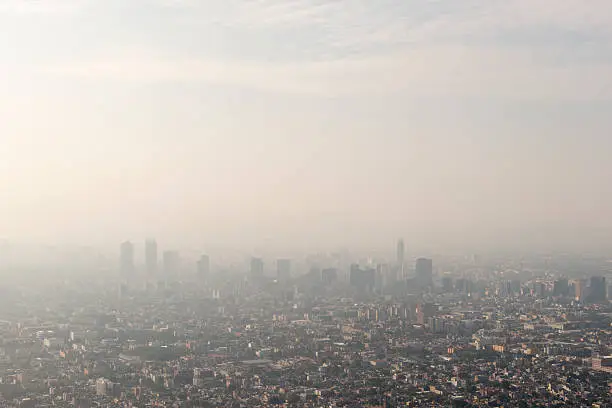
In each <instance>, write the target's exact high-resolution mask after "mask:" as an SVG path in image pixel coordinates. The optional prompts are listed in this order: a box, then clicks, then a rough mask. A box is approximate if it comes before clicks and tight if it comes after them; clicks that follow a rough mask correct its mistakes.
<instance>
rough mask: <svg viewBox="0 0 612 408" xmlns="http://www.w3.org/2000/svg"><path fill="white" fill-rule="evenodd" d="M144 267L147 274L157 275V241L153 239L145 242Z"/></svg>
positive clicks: (150, 275)
mask: <svg viewBox="0 0 612 408" xmlns="http://www.w3.org/2000/svg"><path fill="white" fill-rule="evenodd" d="M145 267H146V269H147V276H149V277H153V276H155V275H157V242H156V241H155V240H154V239H148V240H147V241H146V242H145Z"/></svg>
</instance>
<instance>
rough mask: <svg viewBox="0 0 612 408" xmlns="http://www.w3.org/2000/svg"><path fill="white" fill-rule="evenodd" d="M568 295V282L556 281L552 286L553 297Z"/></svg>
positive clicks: (565, 280)
mask: <svg viewBox="0 0 612 408" xmlns="http://www.w3.org/2000/svg"><path fill="white" fill-rule="evenodd" d="M568 293H569V281H568V280H567V279H558V280H556V281H555V282H554V284H553V296H567V294H568Z"/></svg>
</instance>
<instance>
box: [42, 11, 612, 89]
mask: <svg viewBox="0 0 612 408" xmlns="http://www.w3.org/2000/svg"><path fill="white" fill-rule="evenodd" d="M65 1H66V2H67V1H68V0H65ZM150 4H156V5H157V6H158V7H161V8H162V9H164V8H165V9H167V8H172V9H174V11H177V12H182V13H185V14H186V15H188V16H190V17H191V18H192V21H193V22H194V24H193V26H192V27H193V29H194V32H193V35H194V36H197V35H198V34H200V35H202V34H201V33H199V32H198V31H197V30H198V28H202V26H201V25H198V24H196V22H197V21H198V19H200V18H203V17H204V16H206V21H209V22H210V21H217V22H219V23H220V27H223V28H222V31H219V32H217V35H219V36H221V37H222V38H229V39H231V38H233V36H234V35H238V33H240V34H241V35H245V33H246V35H248V36H249V37H250V38H249V42H248V44H247V45H245V47H248V46H251V45H252V46H261V47H266V51H267V52H269V53H273V52H277V53H282V51H280V50H276V49H275V45H274V44H275V43H274V42H272V43H270V38H271V37H270V35H273V37H274V38H276V40H275V41H276V43H278V42H282V43H287V42H291V41H296V39H295V38H294V37H292V36H294V35H296V34H295V29H296V28H300V29H301V30H302V31H300V33H301V35H302V36H305V38H302V39H301V44H304V45H303V47H304V48H309V49H311V50H318V51H319V54H320V55H324V56H325V58H324V59H320V58H319V59H311V60H305V61H293V60H291V58H290V57H287V58H286V59H284V60H283V59H282V58H280V59H279V61H275V62H274V63H272V62H270V61H269V59H268V58H259V59H258V58H250V59H248V60H247V59H245V58H244V57H243V56H242V55H241V53H239V52H238V53H236V55H233V56H231V57H219V56H217V55H202V56H197V57H194V56H193V55H178V56H177V55H175V54H173V55H172V56H171V57H170V56H164V53H163V52H156V51H153V52H151V51H150V48H146V47H142V46H140V47H135V49H136V51H134V49H133V48H127V49H126V50H119V51H118V52H112V51H109V50H101V52H100V54H99V56H98V58H93V59H88V60H75V61H66V62H64V63H61V64H54V65H53V66H51V67H48V68H47V69H46V71H47V72H52V73H54V74H62V75H78V76H82V77H89V78H106V79H109V78H111V79H119V80H131V81H136V80H139V81H142V80H146V81H199V82H210V83H216V84H223V85H234V86H240V87H249V88H254V89H259V90H269V91H274V92H290V93H301V94H314V95H325V96H337V95H359V94H372V93H398V92H402V93H405V94H407V95H412V96H415V97H418V96H422V95H435V96H442V95H448V96H478V97H495V98H497V97H500V98H518V99H521V98H524V99H541V98H560V99H580V100H588V99H590V98H595V99H600V98H610V97H612V90H611V88H612V60H611V62H607V61H605V60H602V61H588V63H581V61H579V60H578V59H579V58H580V56H581V54H580V53H577V54H576V55H577V60H575V61H571V60H568V59H567V58H564V61H565V63H564V64H562V65H559V64H558V61H559V60H560V59H559V58H557V57H558V56H560V55H563V54H564V53H567V52H570V53H572V52H575V51H576V49H575V48H572V47H576V45H575V44H573V45H572V44H567V43H566V42H565V41H562V39H561V38H556V37H555V35H558V33H559V32H560V30H561V29H563V30H573V31H574V32H576V33H579V32H582V33H597V35H599V36H600V38H602V39H606V38H609V39H610V40H612V3H609V2H608V1H606V0H592V1H589V2H584V1H579V0H557V1H553V0H541V1H538V2H533V1H527V0H489V1H487V2H483V1H477V0H465V1H462V2H451V1H448V2H440V1H422V0H406V1H403V2H398V1H395V0H378V1H377V2H372V1H369V0H327V1H325V0H249V1H246V0H227V1H226V2H224V3H223V4H221V3H212V2H201V1H192V0H156V2H155V3H150ZM213 4H214V5H213ZM175 28H176V29H179V27H178V26H177V27H175ZM169 29H172V27H170V28H169ZM534 29H538V30H543V31H545V32H549V33H552V35H549V36H544V37H543V38H544V39H545V40H546V41H545V42H544V43H538V44H535V46H532V45H531V44H530V43H529V40H528V38H526V40H525V41H524V42H522V43H520V44H515V45H513V46H512V47H509V46H508V43H504V41H502V37H503V36H508V35H512V34H514V35H517V33H532V32H533V30H534ZM207 30H208V31H206V34H207V35H214V34H215V31H214V30H215V28H214V27H213V28H210V27H208V28H207ZM220 30H221V29H220ZM530 30H531V31H530ZM555 30H556V31H555ZM564 32H565V31H564ZM262 33H267V35H266V36H264V37H258V36H261V35H262ZM527 35H528V34H527ZM258 38H260V39H259V40H258ZM150 46H151V47H153V48H154V47H155V44H150ZM587 46H588V45H587ZM243 54H246V52H245V53H243ZM255 54H256V53H255ZM611 55H612V54H611Z"/></svg>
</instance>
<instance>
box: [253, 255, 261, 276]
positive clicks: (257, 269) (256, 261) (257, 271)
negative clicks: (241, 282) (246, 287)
mask: <svg viewBox="0 0 612 408" xmlns="http://www.w3.org/2000/svg"><path fill="white" fill-rule="evenodd" d="M251 276H252V277H253V278H263V276H264V263H263V260H262V259H261V258H251Z"/></svg>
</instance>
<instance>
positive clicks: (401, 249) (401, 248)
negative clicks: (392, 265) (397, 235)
mask: <svg viewBox="0 0 612 408" xmlns="http://www.w3.org/2000/svg"><path fill="white" fill-rule="evenodd" d="M405 255H406V246H405V245H404V240H403V239H400V240H399V241H397V250H396V256H397V264H398V265H404V262H405V259H404V257H405Z"/></svg>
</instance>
